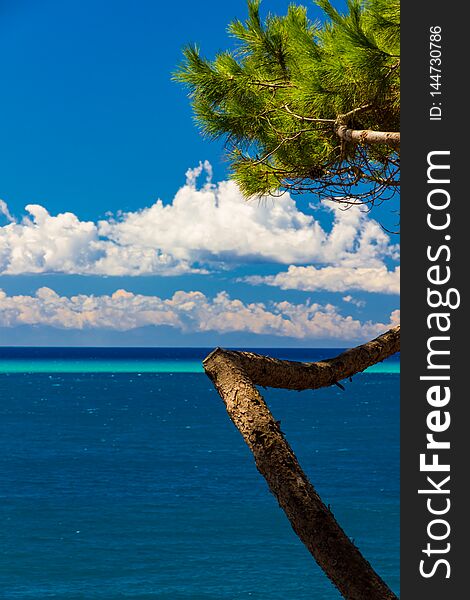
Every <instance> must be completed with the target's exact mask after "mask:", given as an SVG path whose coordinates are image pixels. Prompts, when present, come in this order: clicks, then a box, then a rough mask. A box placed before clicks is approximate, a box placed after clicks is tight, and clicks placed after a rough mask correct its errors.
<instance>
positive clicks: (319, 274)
mask: <svg viewBox="0 0 470 600" xmlns="http://www.w3.org/2000/svg"><path fill="white" fill-rule="evenodd" d="M244 281H247V282H248V283H252V284H253V285H260V284H265V285H271V286H275V287H279V288H281V289H282V290H302V291H306V292H316V291H329V292H345V291H348V290H359V291H363V292H377V293H382V294H399V293H400V267H396V268H395V269H394V270H393V271H389V270H388V269H387V267H386V266H385V265H383V264H382V265H381V266H377V267H356V268H354V267H342V266H339V267H323V268H316V267H314V266H309V267H296V266H295V265H291V266H290V267H289V268H288V269H287V271H283V272H281V273H278V274H277V275H268V276H265V277H262V276H259V275H253V276H250V277H246V278H244Z"/></svg>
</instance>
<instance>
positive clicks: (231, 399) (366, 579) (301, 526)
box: [203, 328, 399, 600]
mask: <svg viewBox="0 0 470 600" xmlns="http://www.w3.org/2000/svg"><path fill="white" fill-rule="evenodd" d="M397 350H399V328H394V329H391V330H390V331H389V332H387V333H386V334H384V335H383V336H380V337H378V338H376V339H375V340H373V341H371V342H368V343H367V344H364V345H362V346H358V347H357V348H354V349H351V350H348V351H346V352H344V353H342V354H340V355H339V356H337V357H336V358H333V359H329V360H326V361H320V362H317V363H295V362H291V361H279V360H277V359H273V358H268V357H264V356H260V355H258V354H252V353H250V352H234V351H228V350H222V349H221V348H218V349H216V350H215V351H214V352H212V353H211V354H210V355H209V356H208V357H207V358H206V359H205V360H204V363H203V364H204V369H205V371H206V373H207V375H208V376H209V377H210V379H211V380H212V381H213V383H214V385H215V387H216V389H217V391H218V392H219V394H220V396H221V397H222V399H223V401H224V403H225V406H226V408H227V412H228V414H229V416H230V418H231V419H232V421H233V423H234V424H235V426H236V427H237V428H238V430H239V431H240V433H241V434H242V436H243V438H244V440H245V442H246V443H247V445H248V447H249V448H250V450H251V452H252V453H253V456H254V458H255V462H256V467H257V468H258V470H259V472H260V473H261V475H263V477H264V478H265V480H266V482H267V483H268V485H269V488H270V490H271V492H272V493H273V494H274V495H275V496H276V498H277V500H278V502H279V505H280V506H281V508H282V509H283V510H284V512H285V513H286V515H287V517H288V519H289V521H290V523H291V525H292V527H293V529H294V531H295V532H296V533H297V535H298V536H299V538H300V539H301V540H302V542H303V543H304V544H305V546H306V547H307V549H308V550H309V551H310V553H311V554H312V555H313V557H314V558H315V560H316V561H317V563H318V564H319V565H320V567H321V568H322V569H323V571H324V572H325V574H326V575H327V576H328V578H329V579H330V580H331V581H332V583H333V584H334V585H335V586H336V587H337V588H338V590H339V591H340V592H341V594H342V595H343V597H344V598H346V599H347V600H366V599H367V600H396V596H395V594H394V593H393V592H392V591H391V590H390V589H389V588H388V586H387V585H386V584H385V583H384V581H383V580H382V579H381V578H380V577H379V575H378V574H377V573H376V572H375V571H374V569H373V568H372V567H371V565H370V564H369V563H368V562H367V560H366V559H365V558H364V557H363V556H362V554H361V552H360V551H359V549H358V548H356V546H355V545H354V543H353V542H352V541H351V540H350V539H349V537H348V536H347V535H346V534H345V533H344V531H343V530H342V529H341V527H340V525H339V524H338V523H337V521H336V519H335V518H334V516H333V513H332V512H331V510H330V509H329V507H327V506H325V504H324V503H323V501H322V500H321V498H320V496H319V495H318V493H317V492H316V490H315V489H314V487H313V486H312V484H311V483H310V481H309V480H308V478H307V476H306V475H305V473H304V472H303V471H302V469H301V467H300V465H299V463H298V461H297V457H296V456H295V454H294V452H293V450H292V449H291V447H290V446H289V444H288V442H287V440H286V439H285V437H284V434H283V433H282V431H281V430H280V428H279V423H278V422H276V421H275V420H274V417H273V415H272V414H271V412H270V410H269V408H268V407H267V405H266V403H265V401H264V399H263V397H262V396H261V394H260V393H259V391H258V390H257V389H256V387H255V385H267V386H273V387H287V388H289V389H314V388H319V387H324V386H327V385H332V384H333V383H336V382H338V381H339V380H340V379H342V378H344V377H348V376H351V375H353V374H355V373H357V372H359V371H362V370H364V369H365V368H367V367H368V366H371V365H372V364H375V363H376V362H379V361H381V360H384V359H385V358H387V357H388V356H390V355H391V354H394V353H395V352H396V351H397ZM297 378H300V381H299V382H297V383H296V380H297Z"/></svg>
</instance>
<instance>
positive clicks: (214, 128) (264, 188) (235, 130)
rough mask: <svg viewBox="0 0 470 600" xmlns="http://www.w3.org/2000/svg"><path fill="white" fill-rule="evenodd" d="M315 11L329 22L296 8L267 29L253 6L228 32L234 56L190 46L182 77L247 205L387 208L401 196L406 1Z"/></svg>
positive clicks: (353, 2) (253, 0)
mask: <svg viewBox="0 0 470 600" xmlns="http://www.w3.org/2000/svg"><path fill="white" fill-rule="evenodd" d="M317 4H318V5H319V6H320V7H321V9H322V10H323V11H324V13H325V19H324V21H323V22H322V23H319V22H317V23H314V22H312V21H311V20H310V19H309V18H308V16H307V10H306V8H304V7H303V6H296V5H291V6H290V7H289V9H288V11H287V14H286V15H285V16H282V17H279V16H275V15H271V14H269V15H268V16H267V18H266V19H265V21H264V23H263V22H262V20H261V17H260V10H259V9H260V0H249V1H248V18H247V20H246V21H245V22H241V21H239V20H236V21H234V22H232V23H231V24H230V25H229V28H228V31H229V33H230V34H231V35H232V36H233V37H234V38H235V49H234V50H232V51H226V52H221V53H220V54H218V55H217V56H216V57H215V59H214V60H212V61H211V60H208V59H206V58H203V57H202V55H201V53H200V51H199V49H198V48H197V47H187V48H186V49H185V50H184V61H183V63H182V65H181V66H180V68H179V70H178V72H177V73H176V74H175V78H176V79H177V80H178V81H180V82H183V83H184V84H186V85H187V87H188V88H189V95H190V97H191V100H192V106H193V109H194V114H195V118H196V122H197V124H198V125H199V127H200V129H201V131H202V133H203V134H204V135H205V136H207V137H209V138H223V139H224V140H225V142H226V150H227V154H228V158H229V162H230V166H231V171H232V173H231V174H232V177H233V178H234V179H235V180H236V181H237V182H238V184H239V186H240V188H241V190H242V191H243V192H244V193H245V194H246V195H247V196H252V195H263V194H276V193H279V192H282V191H285V190H288V191H290V192H291V193H301V192H307V191H313V192H317V193H320V195H322V196H328V197H330V198H335V199H341V201H343V202H350V203H370V204H374V203H377V202H382V201H383V200H384V199H386V198H389V197H391V196H393V195H394V194H395V193H396V192H397V191H398V189H399V144H400V134H399V133H398V131H399V99H400V98H399V72H400V58H399V52H400V47H399V43H400V40H399V25H400V18H399V16H400V13H399V2H398V0H365V1H364V2H363V1H362V0H348V2H347V12H346V13H345V14H340V13H339V12H338V11H337V10H336V9H335V8H334V7H333V6H332V5H331V4H330V2H329V0H318V1H317Z"/></svg>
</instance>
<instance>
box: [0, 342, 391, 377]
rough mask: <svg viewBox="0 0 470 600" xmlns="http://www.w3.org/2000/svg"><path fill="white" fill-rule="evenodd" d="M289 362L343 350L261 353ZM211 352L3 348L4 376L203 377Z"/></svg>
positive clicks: (381, 368)
mask: <svg viewBox="0 0 470 600" xmlns="http://www.w3.org/2000/svg"><path fill="white" fill-rule="evenodd" d="M256 351H257V352H258V353H260V354H268V355H271V356H277V357H279V358H285V359H288V360H300V361H307V362H308V361H310V362H312V361H315V360H320V359H324V358H328V357H331V356H336V355H337V354H338V353H339V352H340V351H341V350H339V349H338V350H331V349H319V348H315V349H312V350H305V349H297V348H296V349H261V350H260V349H258V350H256ZM209 352H210V349H208V348H182V349H175V348H1V349H0V373H203V372H204V370H203V368H202V360H203V358H204V357H205V356H207V354H209ZM367 372H370V373H399V372H400V362H399V360H398V359H397V358H396V357H392V358H391V359H389V360H386V361H384V362H382V363H379V364H377V365H373V366H372V367H370V368H369V369H367Z"/></svg>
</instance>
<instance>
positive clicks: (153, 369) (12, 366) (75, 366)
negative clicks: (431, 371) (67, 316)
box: [0, 360, 400, 373]
mask: <svg viewBox="0 0 470 600" xmlns="http://www.w3.org/2000/svg"><path fill="white" fill-rule="evenodd" d="M203 372H204V369H203V368H202V364H201V361H199V360H198V361H195V360H194V361H191V360H186V361H180V362H175V361H169V360H155V361H151V360H149V361H145V360H139V361H134V360H127V361H126V360H108V361H106V360H93V361H90V360H80V361H74V360H40V361H32V360H1V361H0V373H203ZM367 372H368V373H399V372H400V365H399V364H398V363H392V364H383V363H381V364H378V365H374V366H372V367H370V368H369V369H367Z"/></svg>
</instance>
